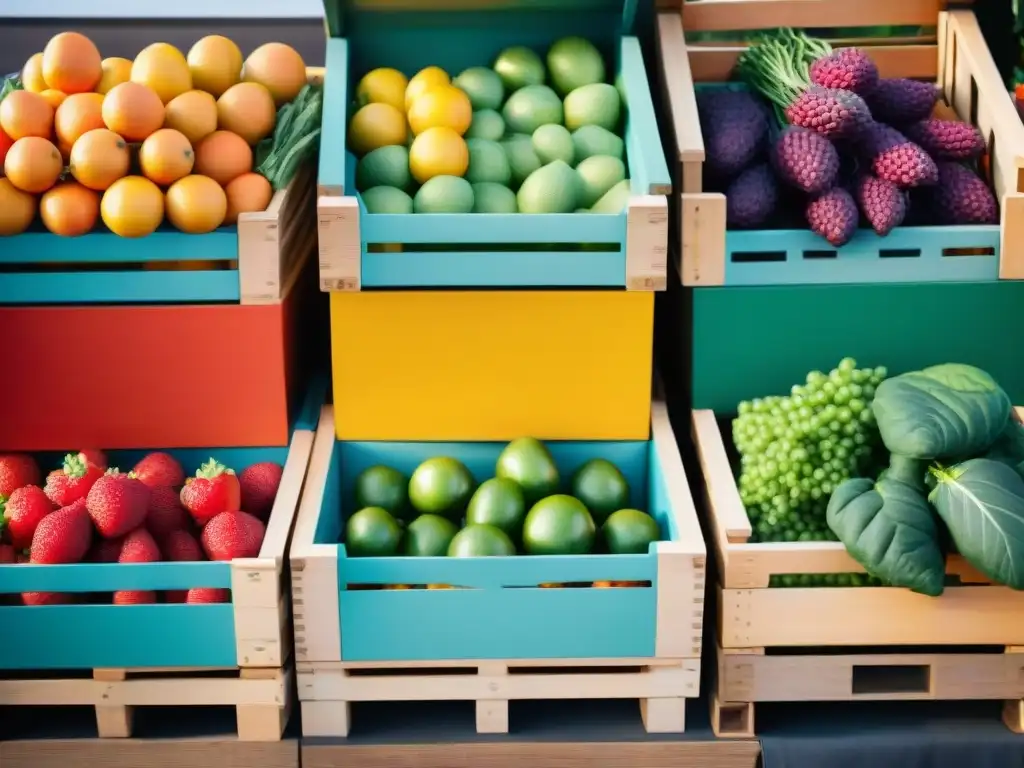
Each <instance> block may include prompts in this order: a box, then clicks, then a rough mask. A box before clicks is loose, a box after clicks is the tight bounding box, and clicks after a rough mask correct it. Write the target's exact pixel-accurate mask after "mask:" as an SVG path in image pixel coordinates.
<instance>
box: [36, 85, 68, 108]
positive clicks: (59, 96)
mask: <svg viewBox="0 0 1024 768" xmlns="http://www.w3.org/2000/svg"><path fill="white" fill-rule="evenodd" d="M39 95H40V96H42V97H43V98H44V99H46V103H47V104H49V105H50V106H51V107H53V108H54V110H56V109H57V107H59V106H60V105H61V104H63V103H64V100H65V99H66V98H67V97H68V95H67V94H66V93H64V92H63V91H55V90H53V89H52V88H47V89H46V90H45V91H43V92H42V93H40V94H39Z"/></svg>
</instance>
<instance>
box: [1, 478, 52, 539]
mask: <svg viewBox="0 0 1024 768" xmlns="http://www.w3.org/2000/svg"><path fill="white" fill-rule="evenodd" d="M0 509H2V511H3V518H2V520H0V524H2V525H3V527H5V528H6V529H7V531H8V534H9V536H10V537H11V544H13V545H14V547H15V549H28V548H29V547H30V546H32V536H33V535H35V532H36V527H37V526H38V525H39V523H40V522H41V521H42V520H43V518H44V517H46V516H47V515H48V514H50V513H51V512H53V504H51V503H50V500H49V499H48V498H46V494H45V493H43V489H42V488H40V487H39V486H38V485H24V486H22V487H21V488H18V489H17V490H15V491H14V493H12V494H11V497H10V498H9V499H7V501H6V503H4V504H2V505H0Z"/></svg>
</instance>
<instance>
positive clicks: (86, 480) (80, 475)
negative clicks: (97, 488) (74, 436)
mask: <svg viewBox="0 0 1024 768" xmlns="http://www.w3.org/2000/svg"><path fill="white" fill-rule="evenodd" d="M104 471H105V470H104V468H103V467H100V466H97V465H96V464H93V463H91V462H90V461H89V458H88V457H87V456H86V455H85V454H84V453H69V454H68V455H67V456H65V457H64V466H63V467H61V468H60V469H56V470H54V471H53V472H51V473H50V474H49V475H47V476H46V487H45V488H44V489H43V490H44V491H46V495H47V496H48V497H49V499H50V501H52V502H53V503H54V504H56V505H57V506H58V507H66V506H67V505H68V504H72V503H74V502H76V501H78V500H79V499H84V498H85V495H86V494H87V493H89V489H90V488H92V487H93V485H94V484H95V483H96V481H97V480H99V479H100V478H101V477H103V472H104Z"/></svg>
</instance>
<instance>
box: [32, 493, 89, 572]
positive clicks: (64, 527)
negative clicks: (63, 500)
mask: <svg viewBox="0 0 1024 768" xmlns="http://www.w3.org/2000/svg"><path fill="white" fill-rule="evenodd" d="M91 541H92V525H91V524H90V522H89V513H88V512H87V511H86V508H85V500H84V499H79V500H78V501H76V502H75V503H74V504H72V505H70V506H68V507H61V508H60V509H58V510H57V511H56V512H51V513H50V514H48V515H47V516H46V517H44V518H43V519H42V520H40V521H39V525H37V526H36V532H35V534H34V535H33V536H32V546H31V547H29V562H31V563H37V564H43V565H57V564H61V563H79V562H81V561H82V558H84V557H85V554H86V552H88V551H89V544H90V542H91Z"/></svg>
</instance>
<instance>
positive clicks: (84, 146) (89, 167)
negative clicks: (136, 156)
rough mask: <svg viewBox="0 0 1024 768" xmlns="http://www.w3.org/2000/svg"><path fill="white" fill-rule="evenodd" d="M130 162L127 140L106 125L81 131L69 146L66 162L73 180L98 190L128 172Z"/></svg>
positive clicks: (101, 189) (103, 188) (100, 190)
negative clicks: (71, 145)
mask: <svg viewBox="0 0 1024 768" xmlns="http://www.w3.org/2000/svg"><path fill="white" fill-rule="evenodd" d="M130 164H131V153H130V152H129V150H128V144H127V142H125V140H124V139H122V138H121V137H120V136H118V135H117V134H116V133H114V132H113V131H108V130H107V129H106V128H96V129H95V130H92V131H89V132H88V133H84V134H82V136H80V137H79V139H78V141H76V142H75V144H74V146H73V147H72V148H71V156H70V158H69V162H68V165H69V166H70V167H71V175H72V176H74V177H75V181H77V182H78V183H79V184H81V185H83V186H85V187H88V188H89V189H95V190H96V191H97V192H102V191H103V190H105V189H107V188H108V187H109V186H110V185H111V184H113V183H114V182H115V181H117V180H118V179H120V178H122V177H124V176H126V175H128V167H129V165H130Z"/></svg>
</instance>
